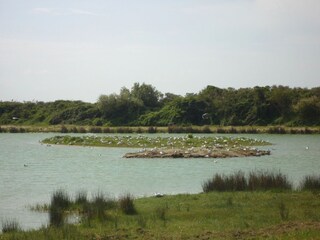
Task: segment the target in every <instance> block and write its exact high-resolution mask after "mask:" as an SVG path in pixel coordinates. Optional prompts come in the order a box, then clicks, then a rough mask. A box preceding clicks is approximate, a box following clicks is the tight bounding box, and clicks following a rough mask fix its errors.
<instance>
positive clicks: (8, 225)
mask: <svg viewBox="0 0 320 240" xmlns="http://www.w3.org/2000/svg"><path fill="white" fill-rule="evenodd" d="M20 230H21V228H20V225H19V223H18V222H17V221H16V220H12V219H11V220H5V221H4V222H3V223H2V232H3V233H10V232H18V231H20Z"/></svg>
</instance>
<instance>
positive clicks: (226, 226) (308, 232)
mask: <svg viewBox="0 0 320 240" xmlns="http://www.w3.org/2000/svg"><path fill="white" fill-rule="evenodd" d="M133 202H134V206H135V209H136V211H137V213H136V214H135V215H127V214H125V213H122V212H121V211H119V209H118V208H111V209H108V210H106V214H107V215H108V218H107V220H106V221H100V220H99V219H94V220H92V221H91V223H90V224H87V222H85V221H84V222H81V223H79V224H77V225H67V224H65V225H64V226H62V227H60V228H56V227H45V228H42V229H40V230H37V231H27V232H17V233H14V239H234V238H241V239H312V238H315V237H316V236H319V234H320V203H319V196H318V195H316V194H313V193H312V192H309V191H305V192H292V191H285V192H269V191H266V192H223V193H218V192H210V193H202V194H181V195H175V196H164V197H162V198H155V197H149V198H140V199H135V200H134V201H133ZM0 239H1V240H2V239H3V240H5V239H13V233H6V234H2V235H0Z"/></svg>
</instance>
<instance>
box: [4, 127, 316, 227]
mask: <svg viewBox="0 0 320 240" xmlns="http://www.w3.org/2000/svg"><path fill="white" fill-rule="evenodd" d="M54 135H57V134H52V133H26V134H8V133H1V134H0V180H1V184H0V222H1V221H5V220H7V219H16V220H17V221H18V222H19V224H20V225H21V226H22V228H23V229H30V228H39V227H41V226H42V225H46V224H47V221H48V214H47V213H37V212H32V211H30V210H29V206H34V205H35V204H37V203H49V202H50V196H51V194H52V192H53V191H55V190H57V189H64V190H66V191H67V192H68V193H70V194H72V195H74V194H75V193H76V192H77V191H79V190H86V191H87V192H88V196H92V194H95V193H97V192H98V191H102V192H104V193H106V194H108V195H109V196H112V197H117V196H119V195H121V194H123V193H132V194H133V195H134V196H136V197H141V196H151V195H153V194H154V193H156V192H159V193H164V194H177V193H198V192H201V191H202V188H201V185H202V183H203V182H204V181H205V180H207V179H208V178H210V177H212V176H213V174H215V173H225V174H229V173H233V172H235V171H238V170H242V171H244V172H250V171H252V170H271V171H279V170H280V171H281V172H282V173H284V174H287V175H288V177H289V179H290V180H291V181H292V182H293V183H294V185H295V186H298V184H299V182H300V181H301V179H302V178H303V177H304V176H305V175H310V174H319V172H320V135H268V134H257V135H246V134H237V135H226V134H225V135H222V136H236V137H239V136H243V137H250V138H257V139H261V140H266V141H269V142H271V143H273V145H271V146H266V147H261V149H270V150H271V155H270V156H262V157H247V158H228V159H207V158H206V159H125V158H122V156H123V155H124V154H125V153H126V152H129V151H136V150H137V149H124V148H98V147H95V148H92V147H76V146H50V147H49V146H47V145H42V144H41V143H39V141H40V140H42V139H44V138H47V137H51V136H54ZM159 135H160V134H157V135H150V136H159ZM162 135H165V136H168V135H169V134H162ZM195 135H198V134H195ZM199 135H200V134H199ZM209 135H211V136H212V135H213V136H220V135H219V134H208V135H205V136H209ZM170 136H179V135H178V134H175V135H174V134H170ZM215 160H217V162H215Z"/></svg>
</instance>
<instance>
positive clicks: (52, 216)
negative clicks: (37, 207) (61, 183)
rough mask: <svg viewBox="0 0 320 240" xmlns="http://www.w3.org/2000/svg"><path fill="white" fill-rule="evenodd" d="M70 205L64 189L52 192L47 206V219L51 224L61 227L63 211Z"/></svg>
mask: <svg viewBox="0 0 320 240" xmlns="http://www.w3.org/2000/svg"><path fill="white" fill-rule="evenodd" d="M70 205H71V200H70V197H69V196H68V194H67V193H66V192H65V191H63V190H61V189H59V190H57V191H55V192H54V193H53V195H52V197H51V204H50V208H49V221H50V225H51V226H55V227H62V226H63V225H64V220H65V219H64V212H65V211H66V210H67V209H68V207H69V206H70Z"/></svg>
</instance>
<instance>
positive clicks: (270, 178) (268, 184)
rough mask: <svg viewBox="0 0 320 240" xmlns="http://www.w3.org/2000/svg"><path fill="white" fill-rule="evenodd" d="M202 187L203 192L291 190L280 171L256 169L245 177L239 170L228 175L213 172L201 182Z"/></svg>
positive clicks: (286, 179)
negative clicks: (213, 173)
mask: <svg viewBox="0 0 320 240" xmlns="http://www.w3.org/2000/svg"><path fill="white" fill-rule="evenodd" d="M202 189H203V191H204V192H211V191H218V192H224V191H266V190H292V183H290V182H289V180H288V178H287V176H286V175H284V174H282V173H271V172H267V171H258V172H251V173H249V177H246V176H245V174H244V173H243V172H241V171H239V172H236V173H234V174H232V175H228V176H227V175H222V174H215V175H214V176H213V178H212V179H209V180H207V181H205V182H204V183H203V184H202Z"/></svg>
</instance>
